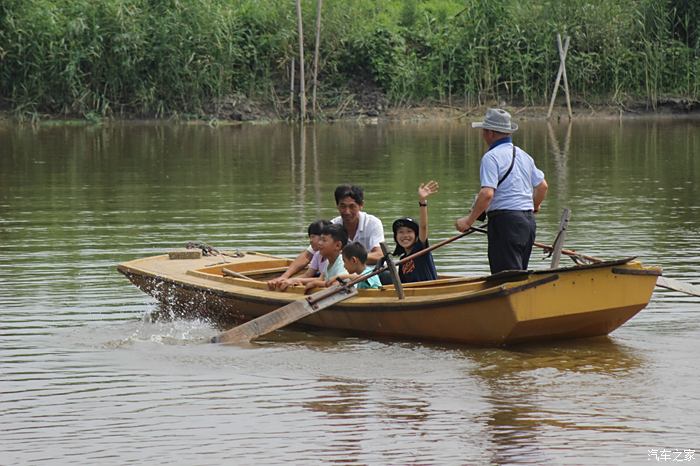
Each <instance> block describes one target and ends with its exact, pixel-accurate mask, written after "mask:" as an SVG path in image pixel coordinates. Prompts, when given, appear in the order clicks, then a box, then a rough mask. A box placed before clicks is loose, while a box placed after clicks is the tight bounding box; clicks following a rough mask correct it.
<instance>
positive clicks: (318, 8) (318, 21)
mask: <svg viewBox="0 0 700 466" xmlns="http://www.w3.org/2000/svg"><path fill="white" fill-rule="evenodd" d="M322 6H323V0H318V2H317V3H316V49H315V50H314V87H313V94H312V97H311V113H312V114H313V116H314V119H316V109H317V108H318V107H317V105H316V87H317V85H318V54H319V48H320V46H321V8H322Z"/></svg>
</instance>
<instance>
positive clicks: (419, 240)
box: [392, 180, 438, 283]
mask: <svg viewBox="0 0 700 466" xmlns="http://www.w3.org/2000/svg"><path fill="white" fill-rule="evenodd" d="M436 192H438V184H437V182H436V181H432V180H431V181H428V182H427V183H421V185H420V186H418V207H419V209H420V225H419V224H417V223H416V221H415V220H413V219H412V218H411V217H403V218H400V219H398V220H396V221H394V224H393V225H392V230H394V240H395V241H396V249H395V250H394V255H398V254H401V259H403V258H405V257H407V256H410V255H411V254H415V253H417V252H418V251H421V250H423V249H425V248H427V247H428V201H427V199H428V196H430V195H431V194H434V193H436ZM399 278H400V279H401V282H402V283H411V282H422V281H427V280H437V270H435V263H434V262H433V254H432V253H430V252H429V253H427V254H424V255H422V256H420V257H416V258H415V259H411V260H409V261H407V262H404V263H403V264H401V265H399Z"/></svg>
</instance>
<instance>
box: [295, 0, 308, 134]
mask: <svg viewBox="0 0 700 466" xmlns="http://www.w3.org/2000/svg"><path fill="white" fill-rule="evenodd" d="M296 3H297V29H298V30H299V107H300V108H299V109H300V111H301V121H302V123H303V122H304V121H306V89H305V86H304V29H303V26H302V20H301V0H296Z"/></svg>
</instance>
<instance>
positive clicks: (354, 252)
mask: <svg viewBox="0 0 700 466" xmlns="http://www.w3.org/2000/svg"><path fill="white" fill-rule="evenodd" d="M343 257H345V258H346V259H352V258H353V257H357V259H358V260H359V261H360V262H361V263H363V264H364V263H366V262H367V249H365V247H364V246H363V245H362V243H358V242H357V241H355V242H354V243H348V244H347V245H346V246H345V247H344V248H343Z"/></svg>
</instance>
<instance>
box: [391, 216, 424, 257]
mask: <svg viewBox="0 0 700 466" xmlns="http://www.w3.org/2000/svg"><path fill="white" fill-rule="evenodd" d="M401 227H407V228H410V229H411V230H413V232H414V233H415V234H416V238H418V223H416V221H415V220H413V219H412V218H411V217H402V218H399V219H397V220H394V223H393V224H392V225H391V229H392V230H393V232H394V241H395V242H396V249H394V255H395V256H396V255H398V254H401V253H404V252H406V253H408V251H404V249H403V247H402V246H399V242H398V241H396V231H397V230H398V229H399V228H401Z"/></svg>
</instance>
